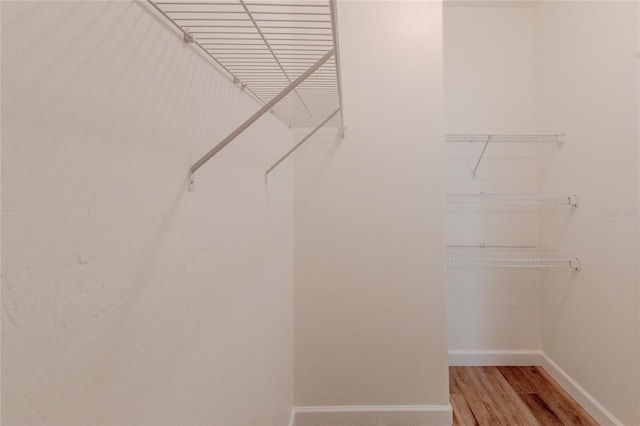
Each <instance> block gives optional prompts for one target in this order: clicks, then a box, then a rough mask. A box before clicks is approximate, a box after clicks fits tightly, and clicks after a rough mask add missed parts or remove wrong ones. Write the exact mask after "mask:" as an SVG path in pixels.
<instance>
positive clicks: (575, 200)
mask: <svg viewBox="0 0 640 426" xmlns="http://www.w3.org/2000/svg"><path fill="white" fill-rule="evenodd" d="M569 204H571V205H572V206H573V207H580V202H579V200H578V196H577V195H571V196H569Z"/></svg>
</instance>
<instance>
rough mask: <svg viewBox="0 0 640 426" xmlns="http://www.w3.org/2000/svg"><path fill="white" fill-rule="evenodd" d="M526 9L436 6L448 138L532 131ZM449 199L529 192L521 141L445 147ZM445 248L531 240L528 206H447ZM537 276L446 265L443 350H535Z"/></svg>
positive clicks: (530, 155)
mask: <svg viewBox="0 0 640 426" xmlns="http://www.w3.org/2000/svg"><path fill="white" fill-rule="evenodd" d="M533 25H534V12H533V8H532V7H531V6H530V5H529V6H528V7H520V6H515V5H514V4H513V3H508V2H507V3H501V4H500V5H498V6H496V4H490V5H488V4H487V3H485V2H482V3H478V4H476V5H470V4H469V3H467V2H465V3H455V2H449V3H448V5H447V6H446V7H445V8H444V59H445V61H444V70H445V76H444V81H445V106H446V109H445V122H446V131H447V133H472V134H473V133H475V134H477V133H482V134H484V133H488V134H491V133H502V134H513V133H515V134H522V133H534V132H533V131H534V129H535V76H534V62H533V60H534V55H533V48H534V32H533ZM446 148H447V158H446V163H445V165H446V168H445V173H446V184H447V190H448V191H450V192H453V193H460V192H462V193H465V192H474V193H477V192H498V193H504V192H507V193H509V192H511V193H513V192H516V193H518V192H533V193H535V192H537V189H538V188H537V187H538V178H537V173H538V170H537V153H536V150H535V148H534V147H532V146H527V145H524V144H491V145H490V146H489V147H488V148H487V150H486V152H485V155H484V157H483V159H482V161H481V163H480V165H479V166H478V169H477V174H476V176H475V178H473V176H472V171H473V169H474V167H475V165H476V161H477V159H478V158H479V156H480V152H481V151H482V148H483V146H482V144H447V147H446ZM446 218H447V220H446V222H447V228H446V229H447V240H448V242H449V243H450V244H463V245H466V244H480V243H486V244H516V245H517V244H536V242H537V240H538V213H537V209H535V208H533V209H532V208H518V207H513V206H511V207H509V206H508V207H500V208H496V207H491V208H487V207H483V206H470V205H455V204H450V205H448V206H447V217H446ZM539 281H540V278H539V275H538V273H537V271H535V270H534V271H532V270H522V269H489V268H464V267H463V268H461V267H452V268H449V273H448V287H447V291H448V298H447V314H448V315H447V317H448V323H447V329H448V339H449V348H450V349H452V350H525V349H537V348H539V347H540V285H539Z"/></svg>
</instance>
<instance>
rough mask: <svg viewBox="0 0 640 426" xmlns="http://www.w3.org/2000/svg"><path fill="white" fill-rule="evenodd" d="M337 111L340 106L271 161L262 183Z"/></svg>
mask: <svg viewBox="0 0 640 426" xmlns="http://www.w3.org/2000/svg"><path fill="white" fill-rule="evenodd" d="M338 112H340V108H338V109H336V110H335V111H333V112H332V113H331V115H329V116H328V117H327V118H325V119H324V121H323V122H322V123H320V124H318V125H317V126H316V128H315V129H313V130H312V131H311V132H309V133H308V134H307V135H306V136H305V137H304V138H302V140H301V141H300V142H298V143H297V144H295V145H294V147H293V148H291V149H290V150H289V151H287V153H286V154H285V155H283V156H282V157H281V158H280V159H279V160H278V161H276V162H275V163H273V165H272V166H271V167H269V168H268V169H267V171H266V172H264V183H267V178H268V176H269V173H271V171H272V170H273V169H275V168H276V167H278V166H279V165H280V163H282V162H283V161H284V160H286V159H287V157H288V156H290V155H291V154H293V152H294V151H295V150H296V149H298V148H300V146H302V144H303V143H305V142H306V141H307V140H308V139H309V138H311V136H313V135H315V133H316V132H317V131H318V130H320V129H321V128H323V127H324V125H325V124H327V122H328V121H329V120H331V119H332V118H333V117H334V116H335V115H336V114H337V113H338Z"/></svg>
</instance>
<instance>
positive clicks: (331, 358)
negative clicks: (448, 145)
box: [295, 1, 448, 406]
mask: <svg viewBox="0 0 640 426" xmlns="http://www.w3.org/2000/svg"><path fill="white" fill-rule="evenodd" d="M338 13H339V23H340V28H339V30H340V48H341V59H342V77H343V88H344V108H345V111H344V112H345V121H346V125H347V128H348V129H347V133H346V137H345V138H344V140H342V141H340V140H336V135H335V132H333V133H330V132H329V133H327V132H325V133H323V134H322V135H320V136H318V137H317V138H315V139H314V140H311V141H309V143H308V144H307V145H306V146H305V147H303V149H301V150H300V152H299V153H298V154H297V155H296V159H295V163H296V164H295V168H296V179H295V181H296V183H295V191H296V192H295V193H296V217H295V247H296V270H295V277H296V289H295V402H296V405H298V406H300V405H303V406H308V405H311V406H327V405H329V406H336V405H339V406H344V405H406V404H434V405H448V391H447V387H448V386H447V358H446V341H445V303H444V301H445V243H444V208H443V205H444V185H443V172H444V171H443V151H444V147H443V142H442V140H443V111H442V102H443V95H442V35H441V30H442V27H441V5H440V4H439V3H438V2H395V1H394V2H373V1H372V2H339V3H338Z"/></svg>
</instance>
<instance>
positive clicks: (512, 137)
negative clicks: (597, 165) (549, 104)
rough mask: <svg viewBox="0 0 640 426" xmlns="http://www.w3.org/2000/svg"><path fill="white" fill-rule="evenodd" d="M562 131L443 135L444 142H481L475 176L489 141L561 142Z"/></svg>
mask: <svg viewBox="0 0 640 426" xmlns="http://www.w3.org/2000/svg"><path fill="white" fill-rule="evenodd" d="M564 136H565V135H564V134H562V133H557V134H539V135H533V134H519V135H517V134H466V133H449V134H446V135H445V138H444V140H445V142H447V143H471V144H474V143H480V144H483V146H482V151H481V152H480V155H479V156H478V160H477V161H476V164H475V167H474V168H473V172H472V176H473V177H474V178H475V176H476V174H477V172H478V167H479V166H480V162H481V161H482V158H483V157H484V154H485V152H486V150H487V147H488V146H489V144H490V143H521V144H548V143H556V144H557V143H563V142H564V140H563V137H564Z"/></svg>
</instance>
